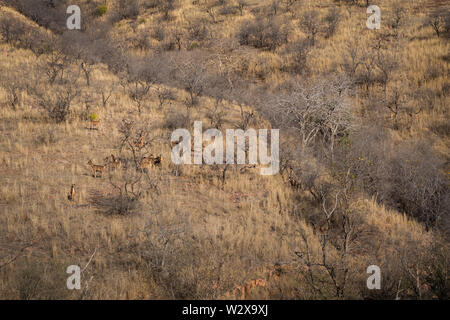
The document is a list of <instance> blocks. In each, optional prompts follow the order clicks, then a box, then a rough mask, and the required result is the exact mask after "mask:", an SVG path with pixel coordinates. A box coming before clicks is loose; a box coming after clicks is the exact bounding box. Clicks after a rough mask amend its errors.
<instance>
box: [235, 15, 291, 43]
mask: <svg viewBox="0 0 450 320" xmlns="http://www.w3.org/2000/svg"><path fill="white" fill-rule="evenodd" d="M288 36H289V29H288V27H287V26H286V25H285V24H283V23H282V22H281V21H280V20H279V19H276V18H264V17H257V18H256V20H247V21H245V22H244V23H243V24H242V26H241V27H240V30H239V33H238V38H239V42H240V44H241V45H250V46H253V47H255V48H260V49H267V50H275V49H276V48H278V47H279V46H281V45H283V44H285V43H287V41H288Z"/></svg>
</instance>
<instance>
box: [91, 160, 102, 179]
mask: <svg viewBox="0 0 450 320" xmlns="http://www.w3.org/2000/svg"><path fill="white" fill-rule="evenodd" d="M87 164H88V165H90V166H91V168H92V171H93V172H94V178H97V172H100V173H101V175H102V177H103V174H104V172H105V166H104V165H103V166H102V165H98V164H94V163H93V162H92V160H89V161H88V163H87Z"/></svg>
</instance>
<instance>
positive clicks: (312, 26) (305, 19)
mask: <svg viewBox="0 0 450 320" xmlns="http://www.w3.org/2000/svg"><path fill="white" fill-rule="evenodd" d="M299 25H300V28H301V29H302V31H303V32H304V33H306V35H307V36H308V38H309V39H311V41H312V45H314V43H315V40H316V36H317V34H318V33H319V32H320V29H321V23H320V19H319V13H318V12H317V11H316V10H310V11H305V12H304V13H303V14H302V16H301V17H300V22H299Z"/></svg>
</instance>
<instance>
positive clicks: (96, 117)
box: [89, 113, 98, 121]
mask: <svg viewBox="0 0 450 320" xmlns="http://www.w3.org/2000/svg"><path fill="white" fill-rule="evenodd" d="M97 119H98V115H97V114H96V113H90V114H89V120H91V121H97Z"/></svg>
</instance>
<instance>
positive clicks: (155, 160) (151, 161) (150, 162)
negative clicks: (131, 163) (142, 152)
mask: <svg viewBox="0 0 450 320" xmlns="http://www.w3.org/2000/svg"><path fill="white" fill-rule="evenodd" d="M161 161H162V157H161V155H159V156H157V157H155V156H153V155H150V156H148V157H144V158H142V160H141V162H140V163H139V167H140V168H141V169H149V168H151V167H156V166H160V165H161Z"/></svg>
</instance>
